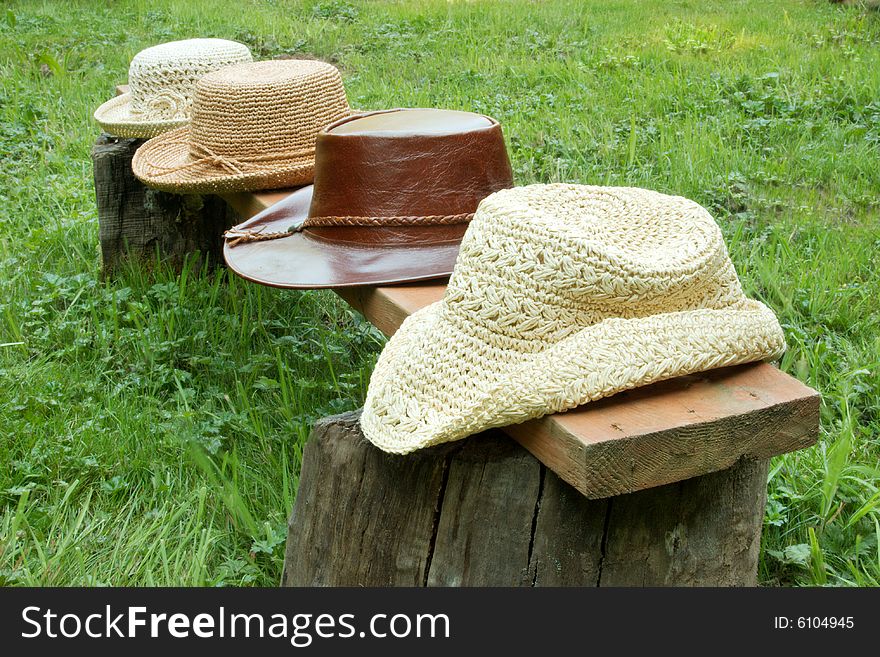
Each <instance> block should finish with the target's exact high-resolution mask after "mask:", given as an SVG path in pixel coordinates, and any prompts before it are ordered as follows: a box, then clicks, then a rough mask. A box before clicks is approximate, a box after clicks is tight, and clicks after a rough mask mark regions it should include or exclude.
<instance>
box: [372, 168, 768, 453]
mask: <svg viewBox="0 0 880 657" xmlns="http://www.w3.org/2000/svg"><path fill="white" fill-rule="evenodd" d="M784 349H785V341H784V337H783V333H782V329H781V328H780V326H779V323H778V322H777V320H776V317H775V316H774V314H773V312H772V311H771V310H769V309H768V308H767V307H766V306H764V305H763V304H761V303H759V302H757V301H753V300H751V299H747V298H746V297H745V296H744V295H743V291H742V288H741V286H740V282H739V280H738V278H737V275H736V271H735V270H734V268H733V264H732V263H731V261H730V258H729V257H728V254H727V248H726V246H725V244H724V240H723V238H722V236H721V231H720V230H719V228H718V226H717V225H716V223H715V221H714V220H713V219H712V217H711V216H710V215H709V213H708V212H707V211H706V210H705V209H703V208H702V207H701V206H699V205H698V204H696V203H694V202H693V201H689V200H687V199H684V198H681V197H678V196H666V195H664V194H659V193H657V192H652V191H647V190H642V189H635V188H626V187H587V186H581V185H564V184H554V185H531V186H528V187H518V188H514V189H508V190H503V191H499V192H496V193H494V194H492V195H491V196H489V197H487V198H486V199H485V200H483V202H482V203H481V204H480V206H479V208H478V209H477V212H476V215H475V216H474V219H473V221H472V222H471V224H470V226H469V227H468V230H467V233H466V234H465V236H464V240H463V241H462V244H461V250H460V254H459V257H458V261H457V262H456V265H455V270H454V272H453V274H452V278H451V279H450V281H449V287H448V288H447V290H446V294H445V296H444V298H443V299H442V300H441V301H438V302H437V303H434V304H432V305H430V306H427V307H426V308H423V309H421V310H419V311H417V312H416V313H414V314H413V315H411V316H410V317H409V318H407V319H406V320H405V321H404V322H403V324H402V325H401V327H400V329H398V331H397V333H395V334H394V336H393V337H392V338H391V339H390V340H389V341H388V344H387V345H386V347H385V349H384V350H383V352H382V354H381V356H380V357H379V361H378V363H377V364H376V368H375V370H374V372H373V375H372V379H371V380H370V386H369V389H368V391H367V400H366V403H365V405H364V412H363V415H362V416H361V426H362V427H363V431H364V435H365V436H366V437H367V439H368V440H370V441H371V442H372V443H374V444H375V445H376V446H378V447H379V448H381V449H383V450H385V451H387V452H395V453H400V454H404V453H407V452H412V451H413V450H416V449H420V448H422V447H428V446H429V445H435V444H437V443H443V442H448V441H453V440H458V439H461V438H465V437H466V436H469V435H471V434H474V433H477V432H479V431H482V430H484V429H488V428H490V427H499V426H505V425H508V424H514V423H518V422H523V421H525V420H528V419H531V418H536V417H540V416H542V415H546V414H549V413H556V412H559V411H565V410H568V409H571V408H574V407H575V406H578V405H580V404H584V403H586V402H589V401H593V400H596V399H599V398H601V397H607V396H609V395H613V394H614V393H616V392H620V391H622V390H627V389H629V388H634V387H637V386H643V385H646V384H649V383H653V382H655V381H660V380H662V379H669V378H672V377H676V376H681V375H685V374H691V373H694V372H698V371H702V370H707V369H712V368H716V367H723V366H727V365H735V364H739V363H745V362H749V361H755V360H762V359H764V360H768V359H773V358H776V357H778V356H779V355H781V354H782V352H783V350H784Z"/></svg>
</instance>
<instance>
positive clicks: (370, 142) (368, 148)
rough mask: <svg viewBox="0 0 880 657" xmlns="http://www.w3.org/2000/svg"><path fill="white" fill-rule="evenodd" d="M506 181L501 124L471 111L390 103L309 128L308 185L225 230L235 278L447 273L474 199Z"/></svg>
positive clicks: (404, 277)
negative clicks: (313, 141) (313, 131)
mask: <svg viewBox="0 0 880 657" xmlns="http://www.w3.org/2000/svg"><path fill="white" fill-rule="evenodd" d="M512 186H513V176H512V173H511V169H510V161H509V160H508V157H507V151H506V150H505V148H504V138H503V137H502V134H501V126H500V125H499V124H498V122H497V121H495V120H494V119H491V118H489V117H487V116H483V115H481V114H473V113H470V112H458V111H451V110H437V109H394V110H387V111H380V112H371V113H368V114H360V115H355V116H352V117H347V118H344V119H341V120H339V121H337V122H335V123H333V124H331V125H330V126H328V127H327V128H326V129H324V130H323V131H321V132H320V133H319V135H318V140H317V149H316V153H315V184H314V185H310V186H308V187H303V188H301V189H298V190H297V191H295V192H293V193H292V194H291V195H290V196H289V197H287V198H286V199H284V200H283V201H280V202H279V203H277V204H275V205H273V206H272V207H270V208H268V209H267V210H264V211H263V212H261V213H259V214H258V215H256V216H254V217H253V218H252V219H250V220H249V221H246V222H244V223H242V224H240V225H238V226H236V227H234V228H233V229H231V230H230V231H227V233H226V244H225V247H224V250H223V255H224V257H225V258H226V262H227V263H228V265H229V267H230V268H231V269H232V270H233V271H235V272H236V273H237V274H239V275H241V276H242V277H244V278H246V279H249V280H252V281H255V282H257V283H262V284H264V285H272V286H275V287H284V288H326V287H349V286H356V285H380V284H389V283H402V282H406V281H418V280H425V279H431V278H440V277H444V276H449V274H451V273H452V267H453V265H454V264H455V259H456V257H457V255H458V247H459V243H460V242H461V238H462V236H463V235H464V232H465V230H466V229H467V222H468V221H470V219H471V218H472V217H473V213H474V212H475V211H476V209H477V205H478V204H479V202H480V201H481V200H482V199H484V198H485V197H486V196H488V195H489V194H491V193H492V192H496V191H498V190H500V189H506V188H508V187H512Z"/></svg>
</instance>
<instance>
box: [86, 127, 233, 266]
mask: <svg viewBox="0 0 880 657" xmlns="http://www.w3.org/2000/svg"><path fill="white" fill-rule="evenodd" d="M143 143H144V140H143V139H122V138H118V137H113V136H111V135H108V134H106V133H104V134H102V135H101V136H100V137H99V138H98V141H97V142H96V143H95V145H94V147H92V164H93V166H94V173H95V197H96V200H97V205H98V225H99V238H100V242H101V259H102V263H103V272H104V274H109V273H112V272H113V270H114V269H116V268H117V267H118V266H119V265H120V264H121V263H122V262H123V261H124V260H125V259H127V258H132V259H137V260H140V261H142V262H144V263H146V264H153V263H156V262H157V261H159V260H161V261H163V262H165V263H167V264H169V265H170V266H171V267H173V268H175V269H180V267H181V266H182V265H183V262H184V260H185V259H186V257H187V256H190V255H193V254H196V253H198V254H199V255H200V257H202V258H205V259H206V260H207V261H208V262H210V263H212V264H216V263H222V262H223V255H222V253H223V238H222V236H223V231H225V230H226V229H227V228H229V227H230V226H233V225H234V224H236V223H239V222H240V221H241V219H240V218H239V217H238V216H237V215H236V214H235V212H234V211H233V210H232V209H231V208H230V207H229V205H228V204H227V203H226V202H225V201H224V200H222V199H221V198H219V197H217V196H211V195H197V194H192V195H178V194H169V193H167V192H160V191H157V190H154V189H150V188H148V187H146V186H145V185H144V184H143V183H141V182H140V181H139V180H138V179H137V178H135V176H134V173H132V171H131V159H132V157H133V156H134V152H135V151H136V150H137V148H138V146H140V145H141V144H143Z"/></svg>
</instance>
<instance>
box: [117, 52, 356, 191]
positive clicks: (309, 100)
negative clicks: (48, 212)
mask: <svg viewBox="0 0 880 657" xmlns="http://www.w3.org/2000/svg"><path fill="white" fill-rule="evenodd" d="M350 113H351V110H350V109H349V107H348V101H347V100H346V98H345V89H343V87H342V78H341V77H340V75H339V71H338V70H336V67H334V66H332V65H331V64H327V63H325V62H319V61H312V60H302V59H285V60H272V61H265V62H252V63H249V64H239V65H237V66H228V67H226V68H224V69H221V70H219V71H215V72H213V73H209V74H208V75H206V76H205V77H203V78H202V79H201V80H199V81H198V83H196V91H195V97H194V99H193V107H192V121H191V122H190V124H189V125H187V126H184V127H183V128H179V129H177V130H172V131H171V132H166V133H165V134H163V135H161V136H159V137H156V138H155V139H151V140H150V141H148V142H147V143H146V144H144V145H143V146H141V147H140V148H139V149H138V150H137V152H136V153H135V155H134V159H133V160H132V163H131V167H132V170H133V171H134V174H135V175H136V176H137V177H138V178H139V179H140V180H141V181H143V182H144V183H145V184H147V185H149V186H150V187H155V188H157V189H162V190H165V191H169V192H177V193H185V192H206V193H218V192H232V191H252V190H258V189H277V188H280V187H293V186H297V185H305V184H307V183H310V182H312V178H313V176H314V168H315V140H316V138H317V135H318V132H319V131H320V130H321V128H323V127H324V126H326V125H328V124H330V123H332V122H333V121H336V120H337V119H340V118H342V117H344V116H348V115H349V114H350Z"/></svg>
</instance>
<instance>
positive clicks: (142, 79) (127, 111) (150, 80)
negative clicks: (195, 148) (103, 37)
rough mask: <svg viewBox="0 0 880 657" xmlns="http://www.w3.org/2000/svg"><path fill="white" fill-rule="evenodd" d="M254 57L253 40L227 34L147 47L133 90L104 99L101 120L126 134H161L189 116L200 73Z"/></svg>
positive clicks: (138, 59)
mask: <svg viewBox="0 0 880 657" xmlns="http://www.w3.org/2000/svg"><path fill="white" fill-rule="evenodd" d="M252 60H253V57H252V56H251V51H250V50H249V49H248V47H247V46H245V45H244V44H241V43H237V42H235V41H227V40H225V39H187V40H184V41H171V42H169V43H163V44H160V45H158V46H153V47H151V48H147V49H146V50H142V51H141V52H139V53H138V54H137V55H135V56H134V59H132V61H131V65H130V66H129V69H128V85H129V93H127V94H122V95H121V96H117V97H115V98H112V99H110V100H108V101H107V102H106V103H104V104H103V105H101V107H99V108H98V109H97V111H96V112H95V120H97V121H98V123H99V124H100V125H101V127H102V128H103V129H104V130H106V131H107V132H109V133H111V134H114V135H118V136H120V137H141V138H148V137H155V136H156V135H159V134H162V133H163V132H166V131H168V130H171V129H173V128H177V127H180V126H182V125H185V124H186V123H187V122H188V121H189V117H190V110H191V107H192V99H193V93H194V90H195V85H196V82H197V81H198V80H199V79H200V78H202V77H203V76H205V75H207V74H208V73H212V72H213V71H216V70H218V69H221V68H224V67H226V66H232V65H234V64H241V63H244V62H250V61H252Z"/></svg>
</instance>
